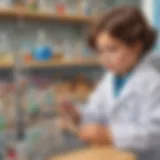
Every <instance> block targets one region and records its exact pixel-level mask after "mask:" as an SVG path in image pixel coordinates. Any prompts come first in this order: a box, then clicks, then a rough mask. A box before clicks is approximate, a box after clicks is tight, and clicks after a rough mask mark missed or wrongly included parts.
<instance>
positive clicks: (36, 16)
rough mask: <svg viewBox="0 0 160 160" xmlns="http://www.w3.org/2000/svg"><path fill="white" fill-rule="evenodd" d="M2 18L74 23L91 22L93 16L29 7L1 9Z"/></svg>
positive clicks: (0, 15) (0, 16)
mask: <svg viewBox="0 0 160 160" xmlns="http://www.w3.org/2000/svg"><path fill="white" fill-rule="evenodd" d="M0 18H16V19H28V20H54V21H60V22H72V23H88V24H89V23H91V22H92V18H91V17H89V16H85V15H80V14H79V15H67V14H55V13H54V12H53V13H52V12H40V11H29V10H27V9H24V8H23V9H19V8H12V9H0Z"/></svg>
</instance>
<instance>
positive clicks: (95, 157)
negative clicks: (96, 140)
mask: <svg viewBox="0 0 160 160" xmlns="http://www.w3.org/2000/svg"><path fill="white" fill-rule="evenodd" d="M50 160H136V158H135V156H134V155H133V154H132V153H126V152H121V151H118V150H116V149H114V148H110V147H91V148H87V149H79V150H77V151H74V152H69V153H67V154H62V155H59V156H55V157H52V158H51V159H50Z"/></svg>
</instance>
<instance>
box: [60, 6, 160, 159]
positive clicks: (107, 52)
mask: <svg viewBox="0 0 160 160" xmlns="http://www.w3.org/2000/svg"><path fill="white" fill-rule="evenodd" d="M155 40H156V32H155V31H154V29H153V28H152V27H151V26H150V25H149V24H148V22H147V21H146V19H145V17H144V16H143V14H142V13H141V12H140V11H139V10H138V9H137V8H134V7H131V6H123V7H117V8H113V9H111V10H108V12H107V13H106V14H105V15H103V16H102V17H101V19H100V20H99V22H98V23H97V24H96V25H95V26H94V27H93V30H92V33H91V35H90V36H89V46H90V47H91V48H92V49H93V50H95V51H96V52H97V53H98V56H99V59H100V62H101V64H102V65H103V66H104V67H105V68H106V70H107V73H106V75H105V76H104V78H103V79H102V81H101V82H100V84H99V85H98V87H97V89H96V90H95V91H94V93H93V94H92V95H91V97H90V99H89V103H88V104H87V106H86V107H85V108H84V110H83V111H78V110H76V109H75V108H72V109H71V110H69V111H68V112H69V113H70V115H73V116H72V119H73V120H76V121H77V119H79V122H81V123H82V125H81V126H82V127H81V128H80V130H79V133H78V135H79V136H80V138H81V139H82V140H84V141H86V142H88V143H92V144H100V145H113V146H114V147H117V148H119V149H123V150H129V151H132V152H134V153H135V154H137V156H138V158H139V159H140V160H143V159H144V160H160V75H159V73H158V72H157V71H156V70H155V69H154V68H153V67H152V66H151V64H149V63H148V62H147V61H146V60H145V59H146V58H145V57H147V55H148V54H149V51H150V50H151V49H152V47H153V45H154V43H155ZM61 110H63V112H67V111H66V110H65V107H63V106H62V107H61ZM89 119H90V120H89ZM88 120H89V121H88ZM92 120H93V121H92Z"/></svg>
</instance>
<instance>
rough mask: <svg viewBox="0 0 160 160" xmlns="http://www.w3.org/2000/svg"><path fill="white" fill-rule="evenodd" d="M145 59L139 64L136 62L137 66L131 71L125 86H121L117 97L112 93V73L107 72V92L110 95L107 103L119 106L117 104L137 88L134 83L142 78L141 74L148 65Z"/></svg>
mask: <svg viewBox="0 0 160 160" xmlns="http://www.w3.org/2000/svg"><path fill="white" fill-rule="evenodd" d="M147 60H148V59H147ZM147 60H146V58H145V59H143V60H141V61H140V62H139V64H137V66H136V67H135V68H134V70H133V71H132V73H131V75H130V77H129V79H128V81H127V82H126V84H125V86H124V87H123V89H122V91H121V94H120V95H119V96H117V97H116V96H115V95H114V84H113V78H114V74H113V73H109V74H110V78H109V82H108V92H109V93H108V96H109V97H110V98H109V100H110V102H109V104H110V105H111V106H112V107H114V106H115V107H116V106H119V104H120V103H122V102H123V101H124V99H126V98H127V97H128V96H130V95H131V94H132V92H134V91H135V90H137V89H138V88H137V87H138V86H136V84H137V82H138V81H139V80H140V79H141V78H142V76H141V74H142V73H143V72H144V71H145V68H146V67H147V65H148V63H147V62H148V61H147ZM136 93H137V92H136Z"/></svg>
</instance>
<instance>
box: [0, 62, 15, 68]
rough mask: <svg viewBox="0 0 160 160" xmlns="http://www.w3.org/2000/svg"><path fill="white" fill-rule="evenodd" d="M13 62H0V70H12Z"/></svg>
mask: <svg viewBox="0 0 160 160" xmlns="http://www.w3.org/2000/svg"><path fill="white" fill-rule="evenodd" d="M13 67H14V62H0V69H12V68H13Z"/></svg>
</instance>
